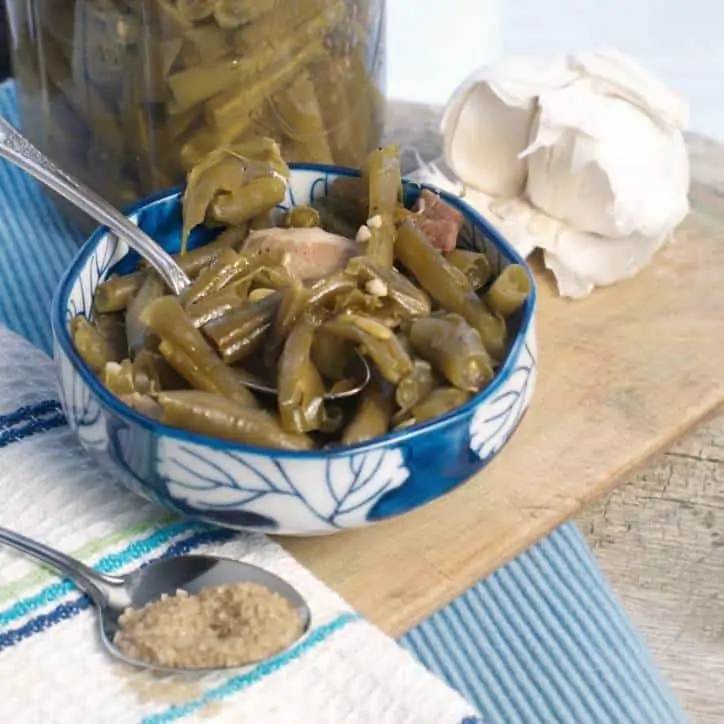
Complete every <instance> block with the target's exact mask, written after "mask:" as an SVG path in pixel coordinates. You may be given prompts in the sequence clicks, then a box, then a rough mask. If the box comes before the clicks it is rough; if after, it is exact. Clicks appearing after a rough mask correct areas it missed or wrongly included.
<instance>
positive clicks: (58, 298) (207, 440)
mask: <svg viewBox="0 0 724 724" xmlns="http://www.w3.org/2000/svg"><path fill="white" fill-rule="evenodd" d="M289 168H290V169H291V170H292V171H311V172H317V173H323V174H328V175H335V176H359V175H360V174H359V171H358V170H356V169H352V168H348V167H345V166H334V165H325V164H315V163H290V164H289ZM403 182H404V184H405V185H406V186H408V187H412V188H416V189H429V190H430V191H432V192H433V193H435V194H438V195H439V196H440V197H441V198H442V199H443V200H445V201H446V202H447V203H449V204H451V205H452V206H454V207H455V208H456V209H458V210H459V211H461V212H462V213H463V214H464V215H465V216H466V217H467V218H468V219H470V220H471V221H472V222H473V224H474V225H476V226H478V227H480V228H481V229H482V230H483V233H484V235H485V236H486V237H487V238H488V239H489V240H490V241H492V243H493V244H494V245H495V246H496V247H498V248H499V249H500V250H501V251H502V252H503V254H504V255H505V256H506V257H508V258H509V259H510V260H511V262H512V263H514V264H520V265H521V266H522V267H524V268H525V270H526V271H527V273H528V275H529V277H530V279H531V291H530V294H529V295H528V298H527V299H526V301H525V303H524V305H523V310H522V312H523V316H522V319H521V322H520V328H519V329H518V332H517V334H516V338H515V340H514V341H513V343H512V344H511V345H510V347H509V348H508V350H507V353H506V359H505V362H504V363H503V365H502V367H500V369H499V370H498V371H497V373H496V375H495V377H494V379H493V380H492V382H491V383H490V384H489V385H488V386H487V387H486V388H485V389H483V390H481V391H480V392H478V393H477V394H476V395H473V397H471V398H470V399H469V400H468V401H467V402H466V403H465V404H464V405H461V406H460V407H457V408H455V409H454V410H451V411H450V412H448V413H447V414H445V415H441V416H440V417H436V418H434V419H432V420H428V421H427V422H423V423H421V424H418V425H413V426H411V427H409V428H405V429H404V430H399V431H397V432H390V433H387V435H383V436H381V437H376V438H374V439H373V440H369V441H367V442H362V443H357V444H355V445H339V446H338V447H333V448H318V449H314V450H282V449H279V448H272V447H263V446H261V445H245V444H243V443H237V442H232V441H231V440H224V439H222V438H217V437H212V436H210V435H203V434H201V433H196V432H190V431H188V430H183V429H181V428H178V427H171V426H170V425H165V424H164V423H162V422H158V421H156V420H152V419H151V418H149V417H146V416H145V415H142V414H140V413H139V412H136V411H135V410H134V409H132V408H131V407H128V405H125V404H124V403H123V402H121V401H120V400H119V399H118V398H117V397H116V396H115V395H113V394H112V393H111V392H109V391H108V390H107V389H106V388H105V387H104V386H103V384H102V383H101V382H100V380H99V379H98V377H97V376H96V375H95V374H94V373H93V371H92V370H91V369H90V368H89V367H88V365H87V364H86V363H85V361H84V360H83V359H82V358H81V356H80V355H79V354H78V353H77V352H76V350H75V346H74V345H73V342H72V340H71V338H70V333H69V328H68V324H67V323H66V310H67V302H68V299H69V296H70V291H71V288H72V286H73V285H74V284H75V282H76V280H77V278H78V276H79V274H80V270H81V268H82V266H83V265H84V264H85V262H86V261H87V260H88V259H89V258H90V257H91V256H92V254H93V252H94V251H95V249H96V247H97V246H98V243H99V241H100V240H101V238H102V237H103V236H105V235H106V234H107V233H108V228H107V227H105V226H101V227H98V228H97V229H96V230H95V231H94V232H93V234H91V236H90V237H89V238H88V239H87V240H86V242H85V243H84V244H83V246H82V247H81V248H80V250H79V251H78V253H77V254H76V256H75V258H74V259H73V261H72V262H71V265H70V266H69V267H68V269H67V270H66V272H65V273H64V274H63V277H62V278H61V281H60V284H59V285H58V287H57V289H56V292H55V294H54V296H53V303H52V313H51V326H52V328H53V335H54V337H55V339H56V341H57V343H58V344H59V345H60V346H61V347H62V349H63V352H64V353H65V354H66V355H67V356H68V358H69V359H70V361H71V363H72V365H73V368H74V369H75V370H76V371H77V372H78V374H80V376H81V378H82V379H83V381H84V382H85V384H86V385H88V387H89V389H90V390H91V392H92V393H93V394H94V395H95V396H96V398H97V399H98V400H99V401H100V403H101V404H102V405H104V406H105V407H106V408H110V410H111V411H112V412H113V413H114V414H116V415H118V416H119V417H121V418H124V419H126V420H128V421H129V422H133V423H135V424H137V425H139V426H141V427H143V428H145V429H147V430H149V431H150V432H152V433H155V434H156V435H158V436H162V435H163V436H166V437H171V438H175V439H177V440H181V441H182V442H188V443H196V444H199V445H205V446H207V447H211V448H214V449H219V450H226V451H233V452H240V453H247V454H256V455H272V456H274V457H285V458H304V459H310V458H314V457H324V458H325V459H326V458H331V457H347V456H349V455H356V454H360V453H363V452H369V451H373V450H376V449H379V448H386V447H391V446H394V447H399V446H400V445H401V444H402V443H404V442H405V440H409V439H410V438H414V437H418V436H422V435H427V434H429V433H434V432H435V431H437V430H439V429H440V428H444V427H447V426H449V425H452V424H454V423H455V422H456V421H457V420H459V419H460V418H462V417H465V416H466V415H467V414H469V413H471V412H472V411H474V410H475V409H476V408H477V407H479V406H480V405H481V404H483V403H484V402H486V401H487V400H488V399H489V398H490V397H492V396H493V395H494V394H495V392H496V390H497V389H498V388H499V387H500V385H501V384H503V382H504V381H505V380H507V379H508V377H509V376H510V374H511V372H512V371H513V369H514V366H515V361H516V360H517V358H518V356H519V355H520V352H521V348H522V347H523V345H524V344H525V339H526V337H527V336H528V331H529V329H530V327H531V325H532V324H533V320H534V316H535V311H536V305H537V290H536V284H535V278H534V277H533V273H532V270H531V268H530V266H529V265H528V263H527V262H526V261H525V259H523V257H522V256H521V255H520V254H519V253H518V252H517V251H516V250H515V249H514V248H513V247H512V246H511V245H510V244H509V243H508V242H507V241H506V240H505V239H504V238H503V237H502V236H501V235H500V233H498V231H497V230H496V229H495V228H493V226H491V224H489V223H488V221H486V220H485V218H484V217H483V216H482V215H481V214H480V213H478V212H477V211H476V210H475V209H473V208H472V207H471V206H469V205H467V204H466V203H465V202H464V201H463V200H462V199H460V198H458V197H456V196H454V195H452V194H450V193H448V192H446V191H443V190H441V189H438V188H437V187H435V186H433V185H431V184H425V183H420V182H417V181H412V180H408V179H403ZM183 188H184V187H183V186H175V187H174V188H172V189H167V190H165V191H160V192H158V193H156V194H152V195H150V196H147V197H145V198H143V199H141V200H140V201H137V202H136V203H134V204H131V205H130V206H128V207H126V208H124V209H123V213H124V214H125V215H126V216H133V215H134V214H137V213H139V212H141V211H142V210H143V209H144V208H146V207H148V206H151V205H152V204H155V203H158V202H160V201H165V200H167V199H170V198H172V197H173V196H177V195H178V194H180V193H181V192H182V191H183Z"/></svg>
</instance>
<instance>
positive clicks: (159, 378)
mask: <svg viewBox="0 0 724 724" xmlns="http://www.w3.org/2000/svg"><path fill="white" fill-rule="evenodd" d="M124 361H125V360H124ZM185 386H186V385H185V381H184V380H183V378H182V377H179V375H178V374H177V373H176V371H175V370H174V369H173V368H172V367H171V366H170V365H169V364H168V362H166V360H165V359H164V358H163V356H162V355H160V354H158V353H156V352H151V351H149V350H147V349H143V350H141V351H140V352H139V353H138V354H137V355H136V357H135V359H134V360H133V388H134V391H135V392H140V393H142V394H149V393H156V392H160V391H161V390H162V389H164V388H166V389H174V388H178V389H183V388H184V387H185Z"/></svg>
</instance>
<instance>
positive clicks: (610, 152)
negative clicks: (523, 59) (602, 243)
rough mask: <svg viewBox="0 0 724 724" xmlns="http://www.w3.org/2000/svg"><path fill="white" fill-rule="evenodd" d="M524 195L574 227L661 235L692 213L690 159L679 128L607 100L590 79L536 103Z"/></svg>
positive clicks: (613, 98) (604, 233)
mask: <svg viewBox="0 0 724 724" xmlns="http://www.w3.org/2000/svg"><path fill="white" fill-rule="evenodd" d="M538 106H539V108H538V113H537V117H536V122H535V124H534V131H533V140H532V143H531V145H530V147H529V148H528V149H527V150H526V151H525V152H524V154H523V157H525V158H527V159H528V180H527V185H526V193H527V196H528V198H529V199H530V201H531V202H532V203H533V204H534V205H535V206H537V207H538V208H539V209H541V210H542V211H545V212H546V213H548V214H549V215H551V216H553V217H555V218H558V219H560V220H561V221H564V222H566V223H567V224H568V225H569V226H570V227H571V228H572V229H576V230H578V231H588V232H591V233H594V234H600V235H601V236H609V237H621V236H629V235H631V234H635V233H639V234H642V235H643V236H660V235H661V234H664V233H666V232H667V231H670V230H671V229H673V228H674V227H675V226H677V225H678V224H679V223H680V222H681V221H682V220H683V219H684V217H685V216H686V215H687V213H688V212H689V202H688V197H687V194H688V189H689V157H688V154H687V151H686V145H685V143H684V138H683V136H682V134H681V132H680V131H679V130H676V131H671V130H667V129H666V128H664V127H663V126H662V125H659V124H658V123H657V122H656V120H655V119H654V118H652V117H651V116H650V115H649V114H648V113H647V112H646V111H645V110H643V109H642V108H641V107H639V106H636V105H632V104H631V103H630V102H629V101H627V100H623V99H622V98H619V97H616V96H606V95H601V94H599V93H598V92H597V91H596V82H595V80H593V79H590V78H584V79H581V80H579V81H576V82H575V83H573V84H571V85H569V86H567V87H565V88H561V89H556V90H554V91H549V92H546V93H544V94H543V95H542V96H541V97H540V98H539V101H538Z"/></svg>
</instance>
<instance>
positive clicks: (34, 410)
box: [0, 400, 61, 430]
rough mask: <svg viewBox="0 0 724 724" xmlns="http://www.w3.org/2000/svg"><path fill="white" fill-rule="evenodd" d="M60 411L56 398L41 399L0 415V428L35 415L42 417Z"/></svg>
mask: <svg viewBox="0 0 724 724" xmlns="http://www.w3.org/2000/svg"><path fill="white" fill-rule="evenodd" d="M60 411H61V408H60V402H58V401H57V400H43V401H42V402H37V403H35V404H33V405H25V406H24V407H19V408H18V409H17V410H13V412H9V413H7V414H5V415H0V430H4V429H6V428H8V427H12V426H13V425H18V424H20V423H22V422H28V421H29V420H33V419H35V418H36V417H43V416H44V415H51V414H53V413H57V412H60Z"/></svg>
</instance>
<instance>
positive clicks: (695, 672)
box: [576, 136, 724, 724]
mask: <svg viewBox="0 0 724 724" xmlns="http://www.w3.org/2000/svg"><path fill="white" fill-rule="evenodd" d="M689 149H690V156H691V160H692V173H693V175H694V177H695V178H696V179H697V180H698V182H699V184H700V185H699V186H697V188H696V193H695V196H694V198H695V201H696V204H697V210H698V213H699V214H701V215H706V216H709V217H710V218H711V219H712V220H721V223H723V224H724V146H722V145H721V144H718V143H715V142H712V141H710V140H707V139H704V138H701V137H696V136H692V137H690V138H689ZM701 184H704V185H705V188H702V186H701ZM722 275H723V277H724V270H722ZM722 327H723V328H724V324H723V325H722ZM720 340H721V345H722V347H724V329H723V330H722V332H720ZM723 376H724V374H723ZM576 522H577V523H578V525H579V526H580V528H581V530H582V531H583V532H584V534H585V535H586V536H587V537H588V540H589V542H590V544H591V546H592V548H593V550H594V553H595V554H596V557H597V559H598V562H599V564H600V566H601V568H602V570H603V572H604V573H605V574H606V576H607V577H608V579H609V580H610V581H611V583H612V585H613V587H614V589H615V590H616V592H617V593H618V595H619V597H620V599H621V601H622V603H623V605H624V607H625V609H626V611H627V612H628V613H629V614H630V615H631V617H632V618H633V620H634V622H635V623H636V625H637V626H638V627H639V629H640V630H641V631H642V632H643V634H644V636H645V637H646V640H647V642H648V644H649V647H650V649H651V651H652V654H653V656H654V658H655V659H656V661H657V663H658V664H659V666H660V668H661V670H662V672H663V674H664V676H665V677H666V679H667V680H668V681H669V683H670V684H671V686H672V688H673V689H674V691H675V692H676V693H677V695H678V696H679V697H680V699H681V701H682V704H683V706H684V709H685V711H686V712H687V714H688V715H689V720H690V721H691V722H692V724H720V722H722V721H723V720H724V689H722V682H723V681H724V414H722V413H721V412H720V413H719V414H717V415H715V416H714V417H713V418H712V419H710V420H708V421H706V422H705V423H704V424H702V425H700V426H699V427H697V428H696V429H695V430H694V431H693V432H692V433H691V434H689V435H687V436H685V437H684V438H683V439H682V440H680V441H679V442H678V443H677V444H675V445H674V446H673V447H672V448H670V449H669V450H667V451H666V452H665V453H664V454H663V455H661V456H658V457H657V458H656V459H655V460H654V461H653V462H652V463H651V464H650V465H648V466H646V467H644V468H642V469H641V470H639V471H637V472H635V473H634V474H632V475H629V476H627V478H626V480H625V481H624V483H623V484H622V485H621V486H619V487H617V488H616V489H615V490H614V491H613V492H612V493H611V494H610V495H607V496H604V497H603V498H602V499H600V500H599V501H597V502H596V503H594V504H592V505H590V506H588V507H587V508H585V509H584V510H583V511H582V512H581V513H580V514H579V516H578V517H577V518H576Z"/></svg>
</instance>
